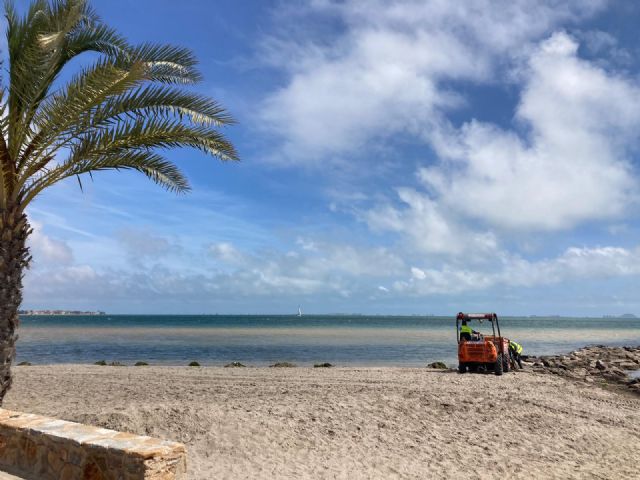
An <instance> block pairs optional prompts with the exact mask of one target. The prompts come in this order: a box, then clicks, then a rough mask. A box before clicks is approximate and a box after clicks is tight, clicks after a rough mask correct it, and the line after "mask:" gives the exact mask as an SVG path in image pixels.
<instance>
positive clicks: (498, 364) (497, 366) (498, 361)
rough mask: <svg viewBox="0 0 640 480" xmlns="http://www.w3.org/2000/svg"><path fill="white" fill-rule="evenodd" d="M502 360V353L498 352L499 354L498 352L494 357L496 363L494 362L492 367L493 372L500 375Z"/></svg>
mask: <svg viewBox="0 0 640 480" xmlns="http://www.w3.org/2000/svg"><path fill="white" fill-rule="evenodd" d="M502 362H503V360H502V354H501V353H499V354H498V358H497V359H496V364H495V366H494V367H493V372H494V373H495V374H496V375H502Z"/></svg>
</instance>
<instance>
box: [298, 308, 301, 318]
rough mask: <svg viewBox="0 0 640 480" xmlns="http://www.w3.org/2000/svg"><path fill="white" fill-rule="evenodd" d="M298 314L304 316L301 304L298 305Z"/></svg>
mask: <svg viewBox="0 0 640 480" xmlns="http://www.w3.org/2000/svg"><path fill="white" fill-rule="evenodd" d="M298 316H299V317H301V316H302V309H301V308H300V305H298Z"/></svg>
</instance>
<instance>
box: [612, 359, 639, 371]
mask: <svg viewBox="0 0 640 480" xmlns="http://www.w3.org/2000/svg"><path fill="white" fill-rule="evenodd" d="M615 366H616V367H618V368H621V369H623V370H636V369H637V368H638V364H636V363H634V362H629V361H627V362H615Z"/></svg>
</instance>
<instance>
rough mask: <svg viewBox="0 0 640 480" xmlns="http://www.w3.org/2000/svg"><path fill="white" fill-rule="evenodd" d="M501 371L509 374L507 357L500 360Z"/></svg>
mask: <svg viewBox="0 0 640 480" xmlns="http://www.w3.org/2000/svg"><path fill="white" fill-rule="evenodd" d="M502 370H503V371H504V373H508V372H509V370H510V369H509V357H508V356H507V357H505V358H504V359H503V360H502Z"/></svg>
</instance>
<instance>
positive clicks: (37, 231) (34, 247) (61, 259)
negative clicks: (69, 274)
mask: <svg viewBox="0 0 640 480" xmlns="http://www.w3.org/2000/svg"><path fill="white" fill-rule="evenodd" d="M31 225H32V227H33V232H32V233H31V235H30V236H29V238H28V241H27V243H28V245H29V248H30V249H31V255H32V257H33V264H34V266H37V267H40V266H46V265H49V264H56V265H59V264H61V265H67V264H70V263H71V262H73V252H72V251H71V248H69V245H67V244H66V243H65V242H63V241H62V240H57V239H54V238H51V237H49V236H47V235H45V234H44V233H43V227H42V224H40V223H39V222H34V221H32V222H31Z"/></svg>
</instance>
